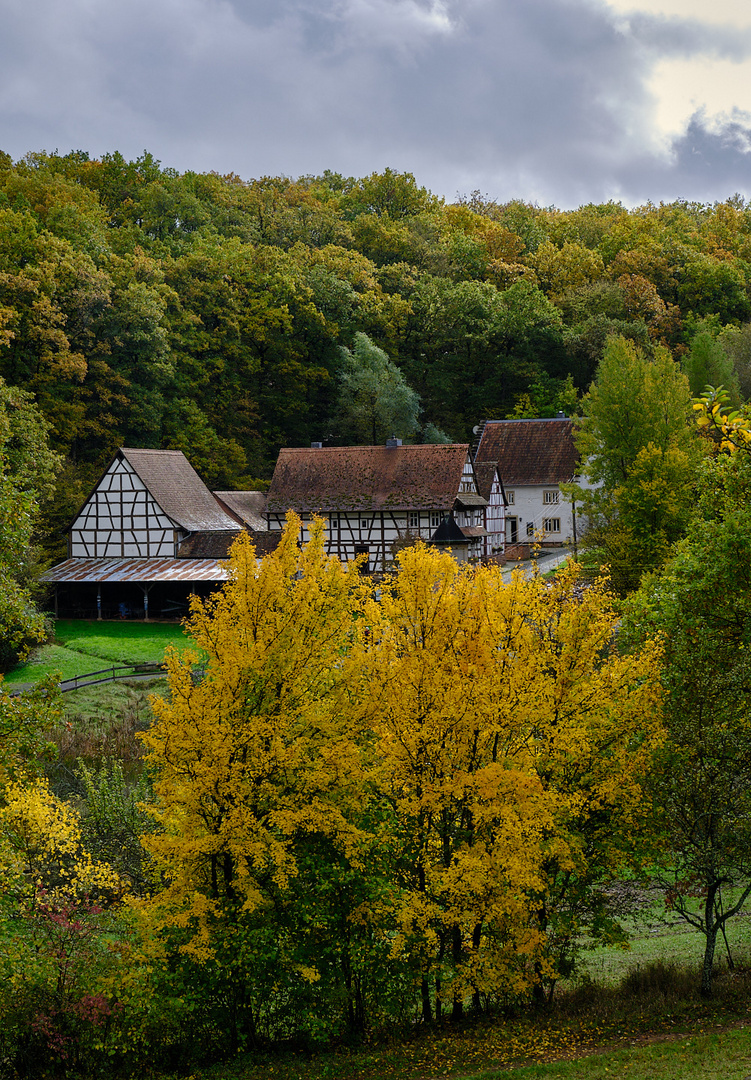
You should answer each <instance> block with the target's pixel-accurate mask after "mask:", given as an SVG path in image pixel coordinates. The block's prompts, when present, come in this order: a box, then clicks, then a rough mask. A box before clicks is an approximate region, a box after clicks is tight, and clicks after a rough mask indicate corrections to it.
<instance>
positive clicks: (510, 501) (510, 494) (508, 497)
mask: <svg viewBox="0 0 751 1080" xmlns="http://www.w3.org/2000/svg"><path fill="white" fill-rule="evenodd" d="M514 501H515V500H514V492H513V491H507V492H506V504H507V505H508V506H513V505H514Z"/></svg>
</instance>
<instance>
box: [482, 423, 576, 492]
mask: <svg viewBox="0 0 751 1080" xmlns="http://www.w3.org/2000/svg"><path fill="white" fill-rule="evenodd" d="M573 435H574V422H573V420H488V421H486V423H485V426H484V428H483V431H482V435H481V437H480V445H479V446H478V448H477V454H476V455H475V459H476V461H477V462H483V461H497V462H498V472H499V474H500V476H501V479H502V480H503V483H504V486H505V487H507V488H509V487H524V486H526V485H533V484H563V483H567V482H568V481H569V480H571V479H572V477H573V476H574V473H575V472H576V466H577V464H578V461H579V455H578V453H577V451H576V447H575V446H574V437H573Z"/></svg>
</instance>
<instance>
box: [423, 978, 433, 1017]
mask: <svg viewBox="0 0 751 1080" xmlns="http://www.w3.org/2000/svg"><path fill="white" fill-rule="evenodd" d="M420 996H421V998H422V1019H423V1023H424V1024H432V1023H433V1010H432V1008H431V1005H430V984H429V983H428V980H427V979H425V978H424V979H423V980H422V982H421V983H420Z"/></svg>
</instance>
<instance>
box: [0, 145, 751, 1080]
mask: <svg viewBox="0 0 751 1080" xmlns="http://www.w3.org/2000/svg"><path fill="white" fill-rule="evenodd" d="M0 260H1V263H2V264H1V265H0V670H3V671H7V670H9V669H10V668H12V667H13V665H14V664H16V663H17V662H18V661H19V660H23V659H24V658H25V657H26V656H27V655H28V652H29V650H30V649H31V648H32V647H34V646H35V645H36V644H39V643H41V642H43V641H44V640H45V639H46V638H47V637H49V636H50V635H51V634H52V633H53V632H54V628H53V627H52V626H51V623H50V620H49V618H48V617H47V616H45V614H44V612H43V610H42V608H43V602H42V601H43V595H42V594H41V593H40V591H39V589H38V587H37V581H38V577H39V572H40V568H41V567H43V566H44V564H45V560H49V559H51V558H54V557H56V556H57V555H59V554H60V552H61V543H62V540H61V537H62V530H63V529H64V527H65V525H66V524H67V523H68V522H69V521H70V519H71V517H72V516H73V513H74V512H75V510H76V509H77V507H78V505H79V504H80V503H81V502H82V501H83V497H84V496H85V495H86V494H87V492H88V490H89V488H90V485H91V484H92V481H93V480H94V479H95V478H96V477H97V475H98V473H99V471H100V470H101V469H102V467H103V466H104V465H105V464H106V463H107V460H108V459H109V457H110V456H111V454H112V453H113V451H114V450H115V448H116V447H117V446H118V445H132V446H142V447H165V448H172V449H180V450H183V451H184V452H185V454H186V455H187V457H188V458H189V460H190V461H191V463H192V464H193V465H194V467H195V468H196V469H197V471H198V472H199V474H200V475H201V476H202V477H203V478H204V479H205V480H206V481H207V483H208V484H209V486H210V487H214V488H243V487H245V488H251V487H263V485H264V483H265V482H267V481H268V478H269V476H270V472H271V469H272V468H273V463H274V461H275V458H276V454H277V452H278V450H279V448H280V447H281V446H285V445H286V446H295V445H306V444H307V443H308V442H309V441H312V440H316V441H323V442H324V443H325V444H327V445H336V444H346V443H348V442H369V441H371V439H373V438H374V437H375V438H378V439H380V438H382V437H383V436H384V435H387V434H390V433H391V430H390V429H391V427H392V425H393V426H394V427H397V428H398V432H397V433H398V434H401V435H402V436H403V437H404V438H405V439H411V440H414V441H436V440H444V439H455V440H461V441H471V440H472V438H473V429H474V428H475V427H476V425H477V424H479V423H481V422H482V421H483V420H484V419H487V418H493V419H499V418H504V417H519V418H522V417H546V416H553V415H555V414H556V413H557V412H558V411H561V410H562V411H564V412H566V413H567V414H568V415H574V416H576V418H577V420H576V431H577V435H576V438H577V442H578V446H579V449H580V452H581V455H582V461H583V466H582V467H583V470H584V474H585V475H586V477H587V478H588V480H589V481H591V486H590V487H588V488H587V489H586V490H584V491H579V492H578V495H577V499H578V505H579V506H580V508H581V513H582V516H583V518H585V519H586V521H587V523H588V530H587V533H586V535H585V540H584V543H583V544H582V550H581V553H580V554H581V564H571V565H570V566H568V567H567V568H565V569H564V570H563V571H561V572H560V573H558V574H557V575H555V577H553V578H551V579H545V578H543V577H542V576H540V575H539V574H538V575H535V574H534V573H533V574H532V575H531V576H529V577H525V576H523V575H522V574H518V575H515V576H513V577H512V578H511V580H510V581H508V580H504V577H503V574H502V573H501V570H500V568H498V567H493V566H481V565H477V566H471V567H467V568H465V569H462V570H460V569H459V567H458V565H457V564H456V563H455V562H454V561H453V560H452V558H451V557H450V556H449V555H447V554H445V553H440V552H438V551H436V550H434V549H430V548H428V547H425V546H423V545H420V544H417V545H415V546H412V547H407V548H405V550H404V551H403V552H402V553H401V555H400V557H399V570H398V572H397V573H395V574H393V575H392V576H391V577H390V579H388V580H386V581H384V582H381V583H376V582H372V581H370V580H368V579H367V578H366V577H364V576H362V575H361V574H360V573H359V570H358V567H357V566H356V565H342V564H340V563H339V562H338V561H337V560H335V559H331V558H328V557H327V556H326V555H325V554H324V545H323V531H324V530H325V527H326V524H325V522H324V521H320V522H319V523H318V525H317V526H316V528H315V529H314V530H313V534H312V539H311V541H310V543H309V544H307V545H306V546H303V547H302V548H300V547H299V546H298V544H297V543H296V537H297V528H298V523H297V522H296V521H295V519H294V517H292V518H290V521H289V525H288V530H287V532H286V533H285V536H284V539H283V540H282V542H281V544H280V546H279V548H278V549H277V551H276V552H275V553H274V554H273V555H270V556H268V557H267V558H265V559H262V560H259V559H257V558H256V556H255V553H254V551H253V549H252V547H251V546H250V545H249V544H248V543H247V542H238V544H236V545H235V548H234V549H233V555H232V575H231V580H230V582H229V584H228V585H227V586H226V588H225V589H223V590H222V592H221V593H219V594H217V595H216V596H215V597H214V598H213V599H210V600H208V601H204V602H199V601H196V602H195V603H194V604H193V607H192V611H191V616H190V619H189V622H188V627H187V628H188V630H189V632H190V635H191V638H192V640H193V642H194V645H195V648H194V650H193V651H189V652H187V653H179V652H173V653H170V654H169V657H168V669H169V670H168V686H167V687H166V688H165V690H164V693H162V694H157V695H155V696H154V698H153V700H152V704H151V710H152V714H151V717H150V722H149V723H148V725H146V726H145V727H144V730H143V731H142V732H141V735H140V744H141V745H142V747H143V752H142V756H140V752H139V755H136V757H137V765H134V763H133V760H129V761H126V760H125V758H124V757H123V756H122V754H121V755H120V756H118V753H117V752H109V751H108V752H106V753H105V752H104V751H103V750H102V751H101V752H100V753H99V754H98V756H96V760H93V761H92V760H91V759H87V760H84V759H83V758H82V759H81V760H79V761H78V762H77V763H76V762H75V761H74V762H73V763H72V766H71V768H72V772H71V776H74V779H73V780H70V778H69V779H68V781H66V784H67V786H66V785H63V784H61V783H60V782H59V777H58V774H57V773H56V772H55V767H54V761H55V753H56V752H55V745H57V746H58V750H59V745H60V742H61V738H67V734H66V732H67V731H69V729H70V727H71V722H70V721H69V720H66V719H65V716H64V715H63V705H62V702H61V699H60V696H59V695H58V694H57V692H56V688H55V679H54V677H53V678H52V679H50V680H48V681H47V682H45V683H43V684H40V685H39V686H37V687H35V688H34V689H32V690H29V691H27V692H24V693H22V694H20V695H18V696H11V694H10V693H9V692H8V691H7V690H6V689H5V688H4V687H3V686H2V685H1V684H0V787H1V788H2V799H1V800H0V865H1V867H2V881H3V887H2V890H0V946H1V947H0V968H1V969H2V971H3V976H4V979H3V983H2V988H1V989H0V1021H1V1023H0V1071H1V1070H2V1069H6V1072H7V1075H8V1076H10V1077H14V1078H15V1077H16V1076H24V1075H30V1076H39V1075H43V1074H44V1073H45V1071H46V1072H47V1073H49V1074H50V1075H52V1074H56V1073H57V1074H60V1075H66V1074H67V1075H69V1076H77V1075H78V1076H87V1075H95V1074H101V1075H109V1074H112V1075H117V1074H120V1075H123V1076H126V1075H133V1074H140V1075H143V1071H144V1069H145V1068H146V1067H147V1063H148V1067H149V1068H152V1067H153V1068H154V1069H157V1070H160V1069H161V1070H164V1071H165V1072H167V1071H169V1070H174V1069H177V1070H178V1071H179V1070H183V1071H185V1072H190V1071H191V1070H193V1069H195V1068H198V1067H200V1066H201V1063H202V1062H205V1061H206V1060H212V1059H213V1060H216V1059H218V1058H228V1057H232V1056H234V1055H237V1054H238V1053H240V1052H243V1051H253V1052H256V1053H261V1052H267V1051H268V1050H269V1049H270V1048H280V1047H285V1046H294V1047H297V1048H299V1047H304V1048H308V1049H309V1048H310V1047H321V1046H330V1045H335V1044H345V1043H346V1044H347V1045H355V1044H357V1043H363V1042H365V1043H367V1041H368V1040H370V1039H375V1038H378V1037H382V1036H383V1035H384V1033H387V1032H389V1031H391V1030H399V1031H403V1032H404V1031H414V1030H417V1029H419V1028H426V1029H427V1028H431V1029H433V1028H440V1027H441V1026H442V1025H444V1026H445V1025H452V1024H453V1025H461V1024H462V1023H463V1022H465V1021H466V1020H467V1018H475V1019H476V1018H478V1017H483V1018H488V1017H491V1018H498V1017H508V1016H509V1015H512V1014H513V1012H514V1010H522V1011H523V1010H532V1011H533V1012H534V1015H536V1016H542V1015H543V1014H544V1013H545V1011H546V1010H549V1009H550V1008H551V1007H552V1003H553V1002H554V1000H555V997H556V994H557V992H558V988H559V987H560V986H561V985H571V984H572V983H571V980H575V979H576V978H577V976H578V974H579V973H580V971H581V965H582V957H583V956H584V955H585V954H586V953H587V952H588V951H590V950H592V949H594V948H596V947H599V946H605V945H613V944H625V943H626V938H627V930H626V923H627V917H628V906H629V905H628V897H629V896H631V895H632V893H633V891H634V890H638V889H640V888H646V887H649V888H650V889H657V890H659V893H660V896H662V897H663V898H664V902H665V904H666V905H667V907H668V908H669V910H670V911H671V912H673V913H674V914H675V916H676V918H677V919H679V920H683V921H684V922H685V923H686V924H688V925H690V926H691V927H693V928H694V929H695V930H696V931H697V933H698V936H699V938H700V939H701V941H702V942H703V945H702V951H703V962H702V964H701V965H700V970H697V971H696V972H695V976H696V978H695V983H696V988H697V992H699V993H700V994H701V996H702V999H706V1000H709V999H711V997H712V995H713V993H714V992H715V987H716V983H717V964H716V952H717V949H718V942H721V941H722V940H723V938H724V935H725V931H726V928H727V925H728V922H729V921H730V920H733V919H734V918H735V917H736V916H737V915H738V914H739V913H741V912H742V911H743V909H744V904H745V903H746V900H747V898H748V896H749V895H750V894H751V834H750V833H749V822H750V821H751V805H749V801H750V800H751V725H750V724H749V716H750V715H751V710H750V709H749V706H751V666H750V665H751V660H750V659H749V657H750V656H751V652H749V649H751V585H750V581H749V567H750V566H751V552H749V546H750V545H751V509H749V507H751V498H750V496H751V412H750V411H749V406H748V405H747V403H746V402H747V400H748V398H749V397H750V396H751V206H749V207H747V206H746V204H745V202H744V200H743V199H742V198H741V197H740V196H734V197H732V198H730V199H728V200H727V201H726V202H725V203H721V204H716V205H713V206H706V205H699V204H691V203H685V202H676V203H673V204H669V205H663V204H661V205H659V206H655V205H651V204H649V205H646V206H643V207H638V208H635V209H631V210H629V209H626V208H624V207H622V206H620V205H618V204H615V203H608V204H605V205H600V206H594V205H589V206H584V207H580V208H579V209H578V210H573V211H558V210H556V209H555V208H540V207H537V206H532V205H529V204H526V203H524V202H521V201H513V202H509V203H505V204H500V203H497V202H494V201H492V200H491V199H490V198H488V197H487V196H483V195H481V194H480V193H479V192H473V193H471V194H469V195H466V196H463V197H457V200H456V202H455V203H453V204H448V203H446V202H445V201H444V200H441V199H439V198H437V197H435V196H433V195H431V193H430V192H429V191H427V190H426V189H425V188H422V187H420V186H419V184H418V183H417V181H416V180H415V179H414V177H412V176H411V175H410V174H406V173H397V172H393V171H391V170H386V171H385V172H383V173H381V174H374V175H372V176H370V177H366V178H361V179H356V178H347V177H342V176H339V175H337V174H332V173H325V174H324V175H323V176H320V177H302V178H299V179H297V180H292V179H289V178H283V177H279V178H262V179H260V180H252V181H248V182H246V181H243V180H241V179H240V178H239V177H236V176H218V175H216V174H213V173H209V174H193V173H186V174H178V173H177V172H175V171H174V170H170V169H169V168H162V166H161V164H160V163H159V162H158V161H156V160H155V159H154V158H152V157H151V155H149V154H146V153H145V154H144V155H143V156H142V157H141V158H139V159H138V160H137V161H135V162H127V161H125V160H124V159H123V158H122V157H121V156H120V155H119V154H112V155H105V156H104V157H103V158H102V159H101V160H92V159H90V158H89V156H88V155H87V154H85V153H83V152H77V153H72V154H68V155H64V156H61V155H59V154H31V155H28V156H27V157H26V158H24V159H23V160H21V161H19V162H16V163H14V162H13V161H12V160H11V159H10V158H9V157H7V155H5V156H0ZM384 386H385V387H387V388H388V394H387V395H386V397H387V399H388V400H387V401H386V402H385V404H384V405H383V408H381V404H379V403H378V402H376V405H377V406H378V407H376V405H374V401H375V397H374V396H373V395H374V394H375V392H376V391H379V392H380V390H381V389H382V388H383V387H384ZM369 394H370V395H371V400H370V401H369V403H368V400H367V399H368V395H369ZM376 396H377V395H376ZM363 402H364V403H363ZM379 410H380V411H379ZM66 725H67V728H66ZM102 746H104V743H102ZM134 760H135V758H134ZM624 883H627V884H624ZM645 883H648V885H647V884H645Z"/></svg>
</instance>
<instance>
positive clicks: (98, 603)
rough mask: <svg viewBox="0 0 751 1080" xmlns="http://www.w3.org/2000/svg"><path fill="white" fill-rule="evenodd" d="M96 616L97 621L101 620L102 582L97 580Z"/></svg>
mask: <svg viewBox="0 0 751 1080" xmlns="http://www.w3.org/2000/svg"><path fill="white" fill-rule="evenodd" d="M96 617H97V620H98V621H99V622H101V621H102V583H101V581H98V582H97V584H96Z"/></svg>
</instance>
